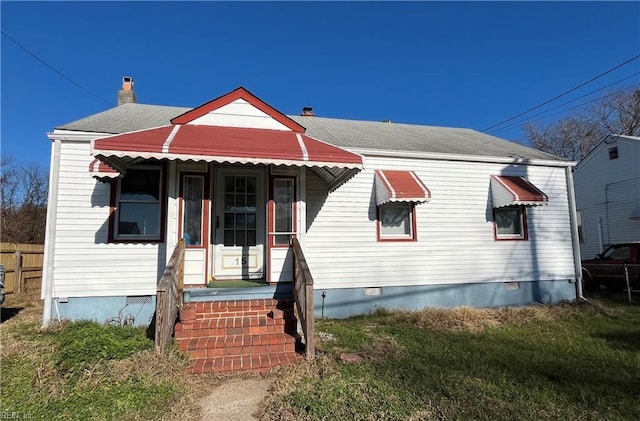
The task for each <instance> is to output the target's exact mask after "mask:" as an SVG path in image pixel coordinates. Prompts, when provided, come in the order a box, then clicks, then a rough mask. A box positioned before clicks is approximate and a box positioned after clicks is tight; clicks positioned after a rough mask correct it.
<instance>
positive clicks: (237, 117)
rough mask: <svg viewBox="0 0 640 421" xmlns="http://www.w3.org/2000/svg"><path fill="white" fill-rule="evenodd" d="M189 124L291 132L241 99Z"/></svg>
mask: <svg viewBox="0 0 640 421" xmlns="http://www.w3.org/2000/svg"><path fill="white" fill-rule="evenodd" d="M189 124H195V125H206V126H224V127H242V128H252V129H270V130H287V131H290V130H291V129H289V128H288V127H287V126H285V125H284V124H282V123H280V122H279V121H277V120H275V119H274V118H273V117H271V116H270V115H268V114H267V113H265V112H264V111H261V110H259V109H257V108H256V107H254V106H253V105H251V104H250V103H249V102H247V101H245V100H244V99H241V98H240V99H236V100H235V101H233V102H231V103H229V104H227V105H225V106H222V107H220V108H218V109H216V110H214V111H211V112H209V113H207V114H205V115H203V116H201V117H198V118H196V119H195V120H193V121H192V122H190V123H189Z"/></svg>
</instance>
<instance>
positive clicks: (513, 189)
mask: <svg viewBox="0 0 640 421" xmlns="http://www.w3.org/2000/svg"><path fill="white" fill-rule="evenodd" d="M491 200H492V203H493V207H494V208H501V207H504V206H514V205H523V206H540V205H546V204H547V203H548V201H549V198H548V197H547V195H546V194H544V193H543V192H542V191H541V190H540V189H538V188H537V187H536V186H534V185H533V184H532V183H531V182H530V181H529V180H527V179H526V178H524V177H518V176H506V175H492V176H491Z"/></svg>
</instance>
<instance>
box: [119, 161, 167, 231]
mask: <svg viewBox="0 0 640 421" xmlns="http://www.w3.org/2000/svg"><path fill="white" fill-rule="evenodd" d="M117 184H118V185H117V192H116V197H115V204H114V206H115V224H114V239H115V240H133V241H136V240H160V239H161V225H162V224H161V221H162V219H161V212H162V204H161V196H162V168H161V167H159V166H148V167H138V168H130V169H128V170H127V172H126V174H125V176H124V177H122V178H120V179H118V181H117Z"/></svg>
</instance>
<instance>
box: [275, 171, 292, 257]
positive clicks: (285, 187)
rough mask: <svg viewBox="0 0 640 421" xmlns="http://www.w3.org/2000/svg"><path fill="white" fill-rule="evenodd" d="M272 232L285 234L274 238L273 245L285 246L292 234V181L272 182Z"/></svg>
mask: <svg viewBox="0 0 640 421" xmlns="http://www.w3.org/2000/svg"><path fill="white" fill-rule="evenodd" d="M273 224H274V226H273V232H274V233H280V232H282V233H286V234H282V235H277V234H276V235H275V236H274V244H276V245H287V244H289V243H290V241H291V233H292V232H293V180H292V179H289V178H276V179H274V180H273Z"/></svg>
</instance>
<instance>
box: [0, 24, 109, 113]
mask: <svg viewBox="0 0 640 421" xmlns="http://www.w3.org/2000/svg"><path fill="white" fill-rule="evenodd" d="M0 33H2V35H4V36H5V37H6V38H7V39H8V40H9V41H11V42H13V43H14V44H15V45H17V46H18V47H20V48H21V49H22V50H24V52H26V53H27V54H29V55H30V56H31V57H33V58H35V59H36V60H38V61H39V62H40V63H42V64H44V65H45V66H47V67H48V68H49V69H51V70H53V71H54V72H56V73H57V74H58V75H60V76H62V77H63V78H64V79H66V80H67V81H69V82H71V83H73V84H74V85H76V86H77V87H78V88H80V89H82V90H83V91H85V92H87V93H88V94H90V95H93V96H94V97H96V98H98V99H99V100H101V101H104V102H106V103H107V104H109V105H113V106H115V105H116V104H114V103H113V102H111V101H108V100H106V99H104V98H102V97H101V96H99V95H97V94H95V93H93V92H91V91H90V90H88V89H87V88H85V87H84V86H82V85H80V84H79V83H78V82H76V81H74V80H72V79H71V78H69V77H67V76H66V75H64V74H63V73H61V72H60V71H59V70H57V69H55V68H54V67H53V66H51V65H50V64H49V63H47V62H46V61H44V60H42V59H41V58H40V57H38V56H37V55H35V54H34V53H32V52H31V51H29V50H28V49H27V48H26V47H24V46H23V45H21V44H20V43H19V42H18V41H16V40H15V39H13V38H11V37H10V36H9V35H7V34H6V33H5V32H4V31H2V30H0Z"/></svg>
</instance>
